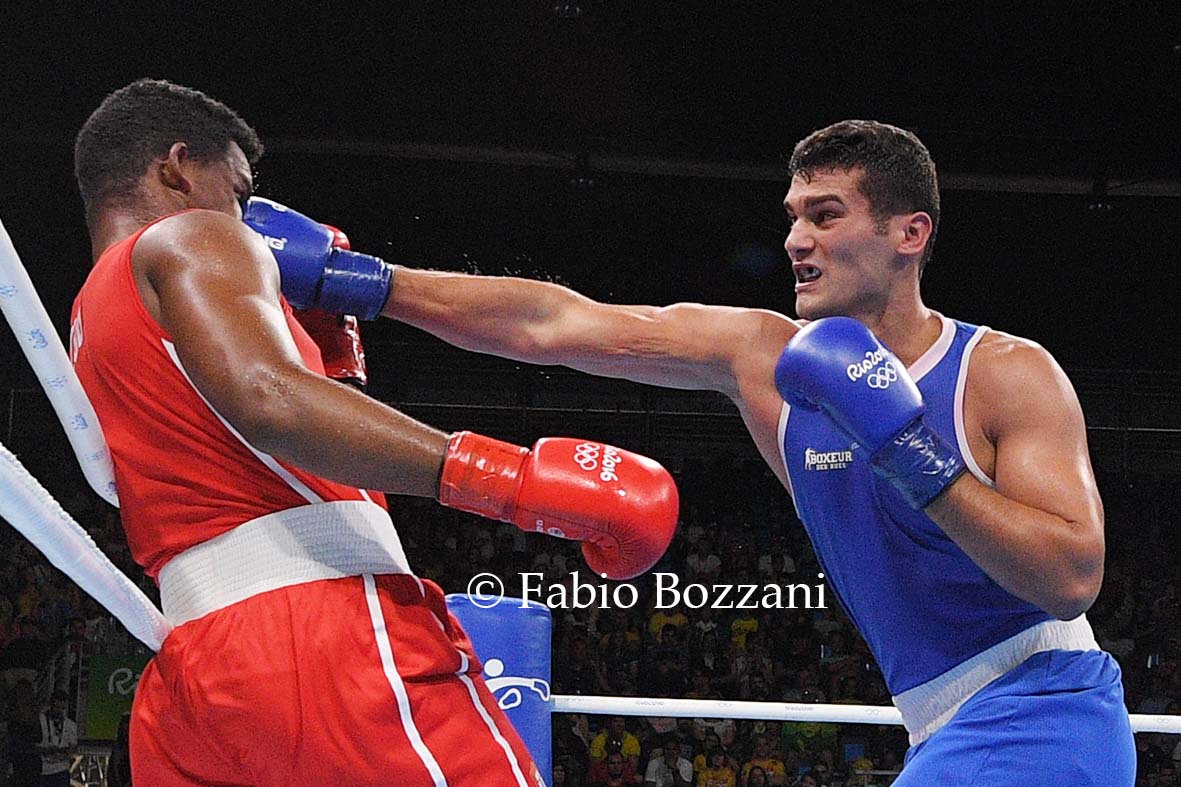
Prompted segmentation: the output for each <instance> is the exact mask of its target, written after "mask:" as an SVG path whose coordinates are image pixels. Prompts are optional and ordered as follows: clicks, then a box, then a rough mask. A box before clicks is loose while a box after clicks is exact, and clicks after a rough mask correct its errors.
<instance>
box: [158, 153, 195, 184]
mask: <svg viewBox="0 0 1181 787" xmlns="http://www.w3.org/2000/svg"><path fill="white" fill-rule="evenodd" d="M191 164H192V160H191V157H190V156H189V146H188V144H187V143H184V142H174V143H172V147H170V148H169V149H168V155H167V156H165V157H164V158H162V159H160V160H158V161H157V174H158V176H159V178H160V182H161V183H163V184H164V185H165V186H166V187H167V188H170V189H172V190H174V191H179V192H180V193H182V194H188V193H190V192H191V191H192V190H193V182H192V181H191V180H190V179H189V177H188V175H187V174H186V173H187V172H188V168H189V167H190V166H191Z"/></svg>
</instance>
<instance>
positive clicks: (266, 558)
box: [160, 500, 411, 626]
mask: <svg viewBox="0 0 1181 787" xmlns="http://www.w3.org/2000/svg"><path fill="white" fill-rule="evenodd" d="M410 573H411V572H410V566H409V564H408V563H407V561H406V554H405V552H403V550H402V542H401V541H400V540H399V539H398V533H397V531H396V530H394V526H393V523H391V522H390V517H389V514H387V513H386V512H385V511H384V510H383V509H382V508H381V507H380V506H378V505H376V504H374V503H369V502H366V501H363V500H344V501H336V502H332V503H317V504H315V505H307V506H299V507H297V508H289V509H287V510H285V511H276V512H275V513H273V514H268V515H266V516H262V517H259V518H257V519H252V520H250V521H249V522H245V523H243V524H241V525H239V526H238V527H236V528H234V529H233V530H231V531H229V532H227V533H222V534H221V535H220V536H218V537H216V538H212V539H210V540H209V541H206V542H205V543H203V544H198V545H197V546H195V547H192V548H191V549H187V550H185V551H184V552H182V553H181V554H179V555H177V556H176V557H174V558H172V559H171V560H169V561H168V563H167V564H165V566H164V568H163V569H162V570H161V571H160V601H161V606H163V608H164V616H165V617H166V618H168V620H169V621H170V622H171V623H172V624H173V625H174V626H179V625H181V624H183V623H187V622H188V621H190V620H196V619H197V618H200V617H203V616H205V615H208V614H209V613H210V612H213V611H215V610H218V609H222V608H223V607H228V606H229V605H231V604H236V603H237V602H239V601H243V600H245V599H247V598H250V597H251V596H256V595H258V594H260V593H265V592H267V591H269V590H276V589H278V588H282V587H289V586H291V585H299V584H302V583H304V582H314V581H316V580H320V579H340V578H341V577H352V576H360V575H362V574H410Z"/></svg>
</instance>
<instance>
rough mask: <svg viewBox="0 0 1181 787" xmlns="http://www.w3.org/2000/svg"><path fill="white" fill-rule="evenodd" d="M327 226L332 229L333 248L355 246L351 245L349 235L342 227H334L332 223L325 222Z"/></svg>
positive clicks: (348, 248)
mask: <svg viewBox="0 0 1181 787" xmlns="http://www.w3.org/2000/svg"><path fill="white" fill-rule="evenodd" d="M324 226H325V227H327V228H328V229H330V230H332V248H334V249H344V250H345V251H349V250H351V249H352V248H353V247H352V246H350V245H349V236H348V235H345V234H344V230H342V229H341V228H340V227H333V226H332V225H331V224H325V225H324Z"/></svg>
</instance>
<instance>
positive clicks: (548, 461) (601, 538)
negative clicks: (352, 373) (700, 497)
mask: <svg viewBox="0 0 1181 787" xmlns="http://www.w3.org/2000/svg"><path fill="white" fill-rule="evenodd" d="M439 502H440V503H442V504H443V505H445V506H449V507H451V508H458V509H461V510H463V511H469V512H471V513H475V514H480V515H481V516H486V517H488V518H490V519H498V520H500V521H502V522H512V523H513V524H515V525H516V526H517V527H519V528H521V529H522V530H526V531H529V532H538V533H547V534H549V535H552V536H558V537H559V538H569V539H573V540H576V541H582V542H583V545H582V554H583V557H585V558H586V562H587V565H589V566H590V568H591V569H592V570H593V571H595V572H596V573H602V574H606V575H607V576H608V577H609V578H611V579H630V578H631V577H634V576H638V575H639V574H642V573H644V572H645V571H647V570H648V569H650V568H651V567H652V566H653V565H654V564H655V563H656V561H657V560H659V559H660V557H661V555H663V554H664V551H665V550H666V549H667V548H668V545H669V542H671V541H672V537H673V532H674V530H675V529H676V523H677V513H678V496H677V488H676V484H674V483H673V479H672V476H670V475H669V474H668V471H667V470H665V469H664V468H663V467H661V466H660V464H659V463H657V462H655V461H653V460H651V459H648V458H647V457H643V456H640V455H639V454H633V453H631V452H630V451H625V450H623V449H620V448H615V447H613V446H609V445H604V444H602V443H596V442H592V441H590V440H575V439H571V438H565V437H550V438H545V439H542V440H539V441H537V443H536V444H535V445H534V446H533V449H532V450H530V449H527V448H521V447H519V446H515V445H511V444H509V443H503V442H501V441H499V440H493V439H491V438H488V437H482V436H480V435H477V434H474V433H472V432H457V433H456V434H454V435H452V437H451V440H450V441H449V442H448V444H447V455H446V457H445V459H444V461H443V474H442V477H441V478H440V480H439Z"/></svg>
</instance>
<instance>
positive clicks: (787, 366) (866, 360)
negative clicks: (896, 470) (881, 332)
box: [775, 317, 926, 454]
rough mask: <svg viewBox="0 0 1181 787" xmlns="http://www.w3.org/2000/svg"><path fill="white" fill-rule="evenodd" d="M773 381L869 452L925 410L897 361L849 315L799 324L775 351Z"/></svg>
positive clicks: (787, 395)
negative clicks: (823, 414)
mask: <svg viewBox="0 0 1181 787" xmlns="http://www.w3.org/2000/svg"><path fill="white" fill-rule="evenodd" d="M775 386H776V387H777V388H778V389H779V394H780V395H781V396H782V397H783V398H784V400H786V401H787V402H788V404H792V405H803V406H805V407H812V408H820V409H821V410H824V412H825V413H827V414H828V416H829V417H830V418H832V420H834V421H836V423H837V425H838V426H839V427H841V429H842V430H843V431H844V432H845V433H846V434H848V435H849V436H850V437H852V438H853V439H854V440H856V441H857V443H858V444H859V445H860V446H861V447H862V448H864V449H865V450H866V451H867V452H868V453H870V454H875V453H877V451H878V449H880V448H881V447H882V446H883V445H885V444H886V443H887V442H889V441H890V440H892V439H893V438H894V436H895V435H896V434H898V433H899V432H900V431H902V429H903V428H904V427H905V426H906V425H907V424H909V423H910V422H911V421H914V420H915V419H916V418H918V417H919V416H921V415H922V414H923V411H924V409H926V408H925V406H924V405H923V397H922V395H921V394H920V393H919V389H918V388H917V387H916V386H915V384H914V381H913V380H911V379H910V375H909V374H908V373H907V371H906V368H905V367H903V365H902V362H901V361H899V360H898V359H897V358H895V357H894V354H893V353H892V352H890V351H889V350H888V349H886V348H885V347H884V346H883V345H882V343H881V342H879V341H878V339H877V337H876V336H874V335H873V333H871V332H870V330H869V328H866V327H865V326H864V325H862V324H861V323H860V322H858V321H857V320H854V319H851V318H849V317H828V318H826V319H823V320H816V321H815V322H811V323H808V324H807V325H805V326H804V327H803V328H801V329H800V331H799V333H797V334H796V335H795V336H793V337H792V339H791V341H790V342H788V343H787V347H785V348H784V349H783V354H782V355H780V356H779V362H778V363H777V364H776V365H775Z"/></svg>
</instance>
